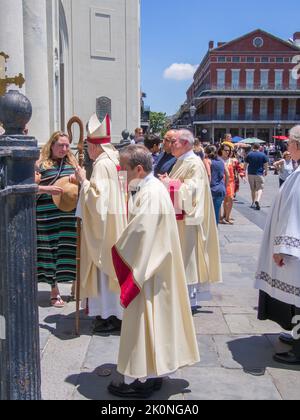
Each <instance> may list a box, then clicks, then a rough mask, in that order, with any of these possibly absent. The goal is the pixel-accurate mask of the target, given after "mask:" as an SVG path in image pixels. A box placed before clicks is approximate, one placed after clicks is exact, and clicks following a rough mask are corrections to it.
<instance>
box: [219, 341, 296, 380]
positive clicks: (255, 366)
mask: <svg viewBox="0 0 300 420" xmlns="http://www.w3.org/2000/svg"><path fill="white" fill-rule="evenodd" d="M278 337H279V336H278V335H277V334H271V335H262V336H253V337H245V338H239V339H236V340H235V339H233V340H232V341H230V342H228V344H227V345H228V348H229V350H230V352H231V353H232V358H233V360H234V361H235V362H237V363H238V364H239V365H241V366H242V368H243V370H244V372H245V373H248V374H250V375H253V376H263V375H264V374H265V373H266V369H267V368H275V369H282V370H284V369H285V370H289V371H300V365H285V364H280V363H277V362H275V361H274V360H273V355H274V354H275V353H276V352H286V351H289V350H290V349H291V348H290V346H286V345H284V344H281V343H280V342H279V340H278V342H277V339H278ZM273 343H274V344H273Z"/></svg>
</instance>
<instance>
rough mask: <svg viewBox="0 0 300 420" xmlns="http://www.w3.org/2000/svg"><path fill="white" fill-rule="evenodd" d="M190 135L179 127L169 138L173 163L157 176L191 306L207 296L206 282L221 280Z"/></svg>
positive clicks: (209, 205)
mask: <svg viewBox="0 0 300 420" xmlns="http://www.w3.org/2000/svg"><path fill="white" fill-rule="evenodd" d="M194 141H195V140H194V136H193V135H192V133H191V132H190V131H188V130H179V131H178V132H177V135H176V137H175V138H173V139H172V141H171V150H172V154H173V156H175V157H176V158H177V163H176V164H175V166H174V167H173V169H172V172H171V173H170V177H169V176H168V175H167V174H165V175H163V176H161V177H160V179H161V180H162V181H163V183H164V184H165V185H166V187H167V188H168V189H169V192H170V194H171V198H172V201H173V203H174V206H175V209H176V216H177V225H178V230H179V237H180V243H181V249H182V254H183V262H184V267H185V274H186V279H187V284H188V289H189V296H190V302H191V308H192V311H193V312H196V310H197V307H198V306H199V305H200V303H201V301H202V300H209V299H210V291H209V285H210V284H211V283H218V282H221V281H222V274H221V273H222V271H221V262H220V247H219V237H218V231H217V226H216V218H215V213H214V207H213V201H212V196H211V191H210V184H209V180H208V176H207V172H206V170H205V167H204V165H203V162H202V160H201V159H200V158H199V157H198V156H196V155H195V153H194V151H193V146H194Z"/></svg>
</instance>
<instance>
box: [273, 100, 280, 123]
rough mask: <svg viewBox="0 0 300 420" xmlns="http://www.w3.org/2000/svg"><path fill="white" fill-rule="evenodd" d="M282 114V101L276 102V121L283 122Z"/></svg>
mask: <svg viewBox="0 0 300 420" xmlns="http://www.w3.org/2000/svg"><path fill="white" fill-rule="evenodd" d="M281 113H282V101H281V99H275V100H274V118H275V120H279V121H280V120H281V117H282V115H281Z"/></svg>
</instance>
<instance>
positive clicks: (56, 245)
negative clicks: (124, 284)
mask: <svg viewBox="0 0 300 420" xmlns="http://www.w3.org/2000/svg"><path fill="white" fill-rule="evenodd" d="M59 169H60V164H58V165H57V166H54V167H52V168H50V169H43V167H41V168H39V171H40V175H41V181H40V185H41V186H46V185H50V184H51V185H52V184H53V181H54V180H55V179H56V177H57V174H58V173H59ZM72 174H74V168H73V167H72V166H71V165H69V164H67V163H64V164H63V168H62V171H61V174H60V176H59V178H57V179H60V178H62V177H65V176H70V175H72ZM76 239H77V235H76V218H75V210H73V211H71V212H62V211H61V210H59V209H58V208H57V207H56V206H55V204H54V203H53V201H52V196H51V195H48V194H42V195H40V196H38V199H37V254H38V261H37V267H38V281H39V282H42V283H48V284H50V285H53V286H54V285H55V283H63V282H71V281H75V280H76Z"/></svg>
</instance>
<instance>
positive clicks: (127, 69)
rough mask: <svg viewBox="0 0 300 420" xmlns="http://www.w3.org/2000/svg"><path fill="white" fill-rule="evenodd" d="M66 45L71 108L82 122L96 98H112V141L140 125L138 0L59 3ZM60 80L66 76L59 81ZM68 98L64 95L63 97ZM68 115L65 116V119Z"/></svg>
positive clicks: (89, 114)
mask: <svg viewBox="0 0 300 420" xmlns="http://www.w3.org/2000/svg"><path fill="white" fill-rule="evenodd" d="M63 4H64V8H65V12H66V16H67V19H68V27H69V28H71V30H70V31H69V35H70V48H71V50H72V54H71V55H72V62H71V67H72V72H70V70H66V74H67V75H68V77H71V78H72V87H71V89H72V98H73V99H72V106H71V107H70V106H68V107H66V110H67V109H69V110H70V109H72V113H73V114H76V115H78V116H79V117H80V118H81V119H82V120H83V121H84V122H87V121H88V119H89V117H90V116H91V115H92V114H93V113H94V112H96V100H97V98H99V97H102V96H106V97H108V98H110V99H111V101H112V134H113V142H119V141H120V139H121V132H122V131H123V130H124V129H125V128H127V129H129V130H130V131H133V130H134V128H136V127H138V126H139V125H140V97H139V93H140V63H139V60H140V59H139V56H140V37H139V16H140V9H139V8H140V2H139V0H100V1H99V0H70V1H65V2H63ZM65 83H68V81H66V80H65ZM67 101H70V99H67ZM70 117H71V115H67V116H66V120H68V118H70Z"/></svg>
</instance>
